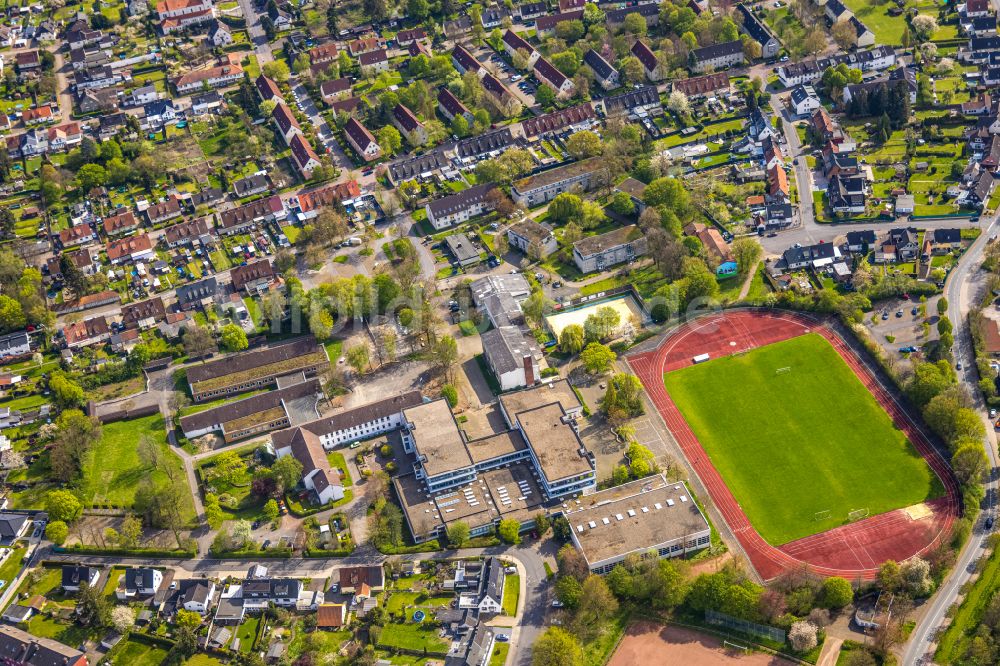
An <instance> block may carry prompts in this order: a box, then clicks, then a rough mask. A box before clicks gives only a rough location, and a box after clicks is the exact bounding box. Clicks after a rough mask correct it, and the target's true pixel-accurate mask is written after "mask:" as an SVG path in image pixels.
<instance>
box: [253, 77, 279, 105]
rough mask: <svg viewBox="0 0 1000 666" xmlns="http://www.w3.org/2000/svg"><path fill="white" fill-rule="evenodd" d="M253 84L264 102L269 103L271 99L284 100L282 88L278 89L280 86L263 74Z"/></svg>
mask: <svg viewBox="0 0 1000 666" xmlns="http://www.w3.org/2000/svg"><path fill="white" fill-rule="evenodd" d="M253 83H254V86H256V87H257V92H258V93H259V94H260V96H261V98H262V99H263V100H264V101H267V100H270V99H281V98H282V97H281V88H279V87H278V84H277V83H275V82H274V81H272V80H271V79H269V78H267V77H266V76H264V75H263V74H261V75H260V76H258V77H257V78H256V80H254V82H253Z"/></svg>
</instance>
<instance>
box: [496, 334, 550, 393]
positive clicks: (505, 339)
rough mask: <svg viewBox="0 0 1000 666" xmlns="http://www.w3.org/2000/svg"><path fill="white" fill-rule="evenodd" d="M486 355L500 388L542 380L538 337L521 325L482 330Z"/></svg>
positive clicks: (512, 387)
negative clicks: (523, 329) (525, 330)
mask: <svg viewBox="0 0 1000 666" xmlns="http://www.w3.org/2000/svg"><path fill="white" fill-rule="evenodd" d="M482 341H483V357H484V358H485V360H486V365H487V366H488V367H489V368H490V371H491V372H492V373H493V376H494V377H496V380H497V382H498V383H499V384H500V390H502V391H510V390H512V389H516V388H521V387H524V386H531V385H533V384H534V383H535V382H537V381H538V380H539V379H540V377H541V376H540V374H539V373H540V370H539V360H540V359H541V358H542V352H541V349H539V347H538V342H537V341H536V340H535V338H534V337H533V336H532V335H531V334H529V333H526V332H523V331H522V330H521V328H520V327H518V326H500V327H498V328H491V329H490V330H488V331H486V332H484V333H482Z"/></svg>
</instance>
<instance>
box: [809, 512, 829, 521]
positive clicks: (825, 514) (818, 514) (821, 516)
mask: <svg viewBox="0 0 1000 666" xmlns="http://www.w3.org/2000/svg"><path fill="white" fill-rule="evenodd" d="M830 513H831V511H830V509H823V510H822V511H817V512H816V513H814V514H813V520H815V521H816V522H817V523H818V522H820V521H823V520H826V519H827V518H829V517H830Z"/></svg>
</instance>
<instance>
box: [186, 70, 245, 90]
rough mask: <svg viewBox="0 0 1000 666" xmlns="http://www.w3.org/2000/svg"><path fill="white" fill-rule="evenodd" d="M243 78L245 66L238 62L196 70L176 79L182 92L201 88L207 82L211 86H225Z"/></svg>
mask: <svg viewBox="0 0 1000 666" xmlns="http://www.w3.org/2000/svg"><path fill="white" fill-rule="evenodd" d="M242 78H243V67H241V66H240V65H239V64H238V63H236V64H226V65H219V66H217V67H208V68H205V69H199V70H195V71H193V72H188V73H187V74H185V75H183V76H181V77H179V78H177V79H175V80H174V86H176V88H177V92H178V93H180V94H184V93H189V92H193V91H195V90H201V89H202V88H203V87H204V85H205V84H208V86H209V87H210V88H224V87H225V86H229V85H233V84H235V83H238V82H239V81H240V79H242Z"/></svg>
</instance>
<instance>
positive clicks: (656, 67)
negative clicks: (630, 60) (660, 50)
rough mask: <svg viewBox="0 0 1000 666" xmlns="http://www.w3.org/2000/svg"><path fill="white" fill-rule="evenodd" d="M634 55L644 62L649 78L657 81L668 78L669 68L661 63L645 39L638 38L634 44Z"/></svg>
mask: <svg viewBox="0 0 1000 666" xmlns="http://www.w3.org/2000/svg"><path fill="white" fill-rule="evenodd" d="M632 55H634V56H635V57H636V58H638V59H639V62H641V63H642V67H643V69H645V70H646V78H647V79H649V80H650V81H653V82H656V81H660V80H662V79H664V78H666V76H667V68H666V67H664V66H663V65H661V64H660V61H659V60H657V58H656V54H655V53H653V51H652V49H650V48H649V47H648V46H646V44H645V43H644V42H643V41H641V40H636V42H635V44H633V45H632Z"/></svg>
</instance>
